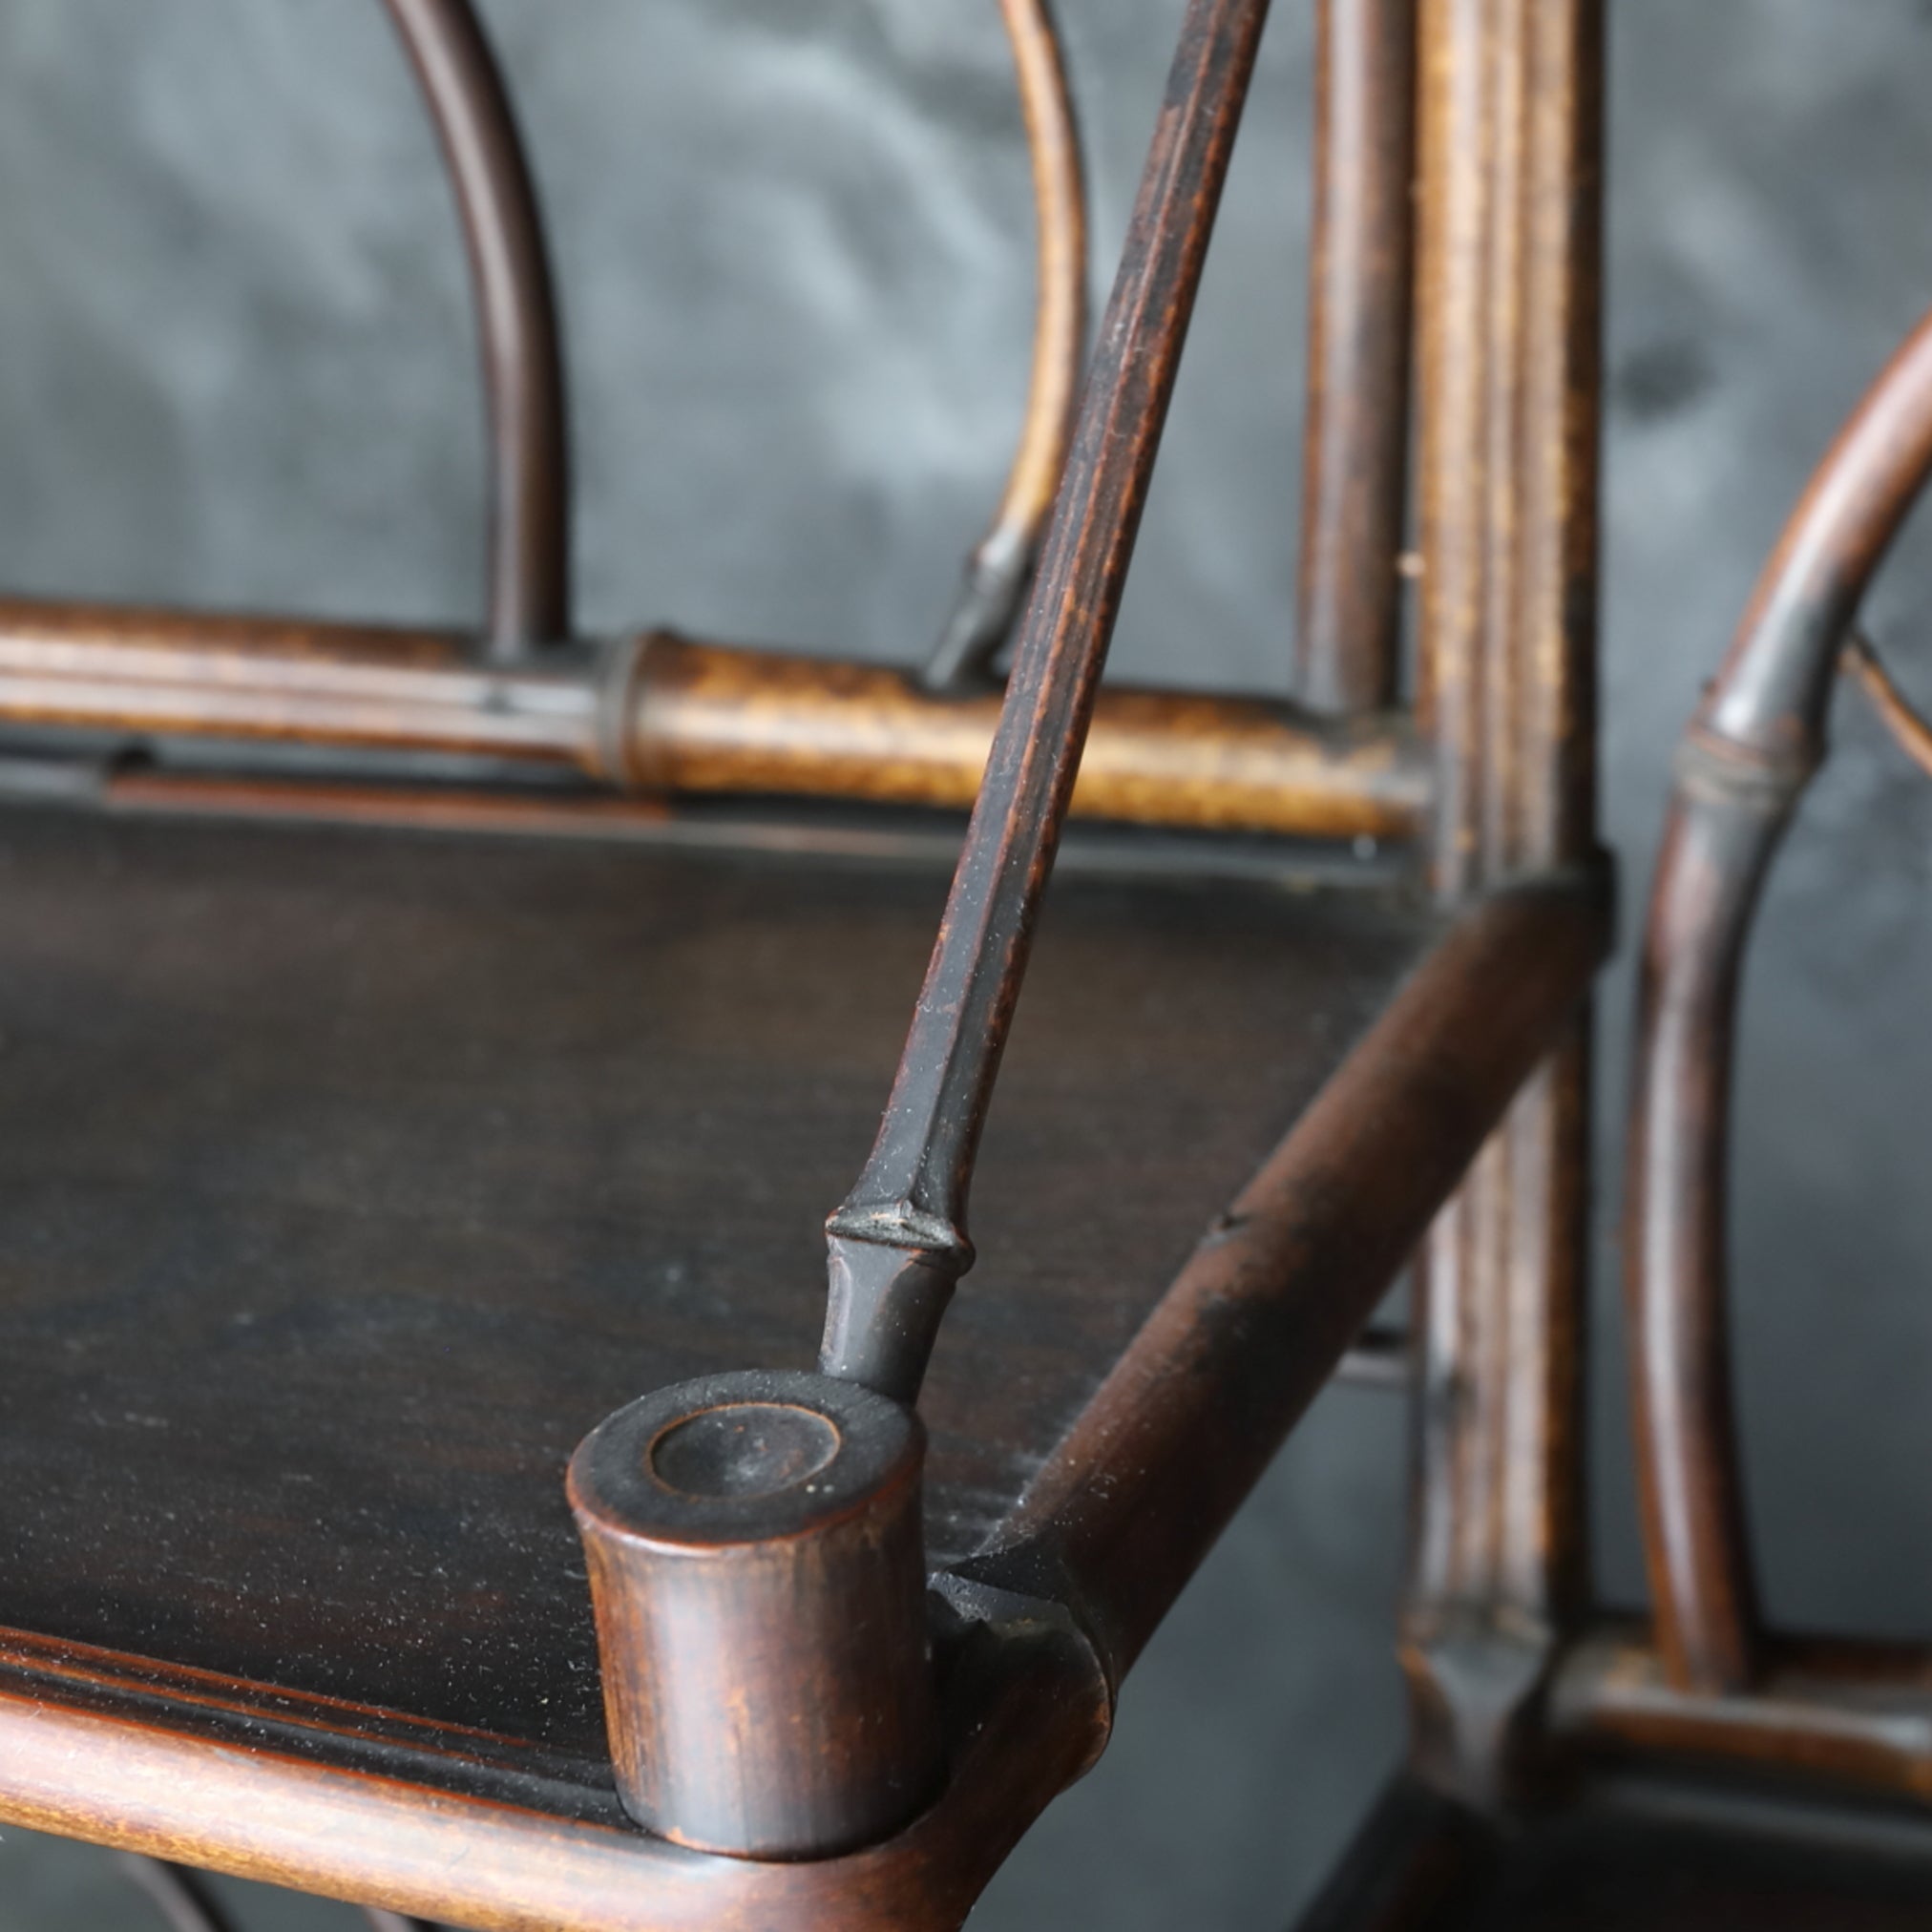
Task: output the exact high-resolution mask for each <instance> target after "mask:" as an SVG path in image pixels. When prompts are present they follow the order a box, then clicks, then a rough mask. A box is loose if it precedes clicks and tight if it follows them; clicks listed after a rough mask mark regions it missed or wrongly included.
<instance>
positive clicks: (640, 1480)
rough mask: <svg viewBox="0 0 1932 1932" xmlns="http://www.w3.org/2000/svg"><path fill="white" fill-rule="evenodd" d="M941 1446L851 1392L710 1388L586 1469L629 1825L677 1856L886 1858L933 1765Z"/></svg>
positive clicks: (604, 1433)
mask: <svg viewBox="0 0 1932 1932" xmlns="http://www.w3.org/2000/svg"><path fill="white" fill-rule="evenodd" d="M925 1450H926V1439H925V1431H924V1429H923V1428H922V1427H921V1426H920V1423H919V1418H917V1417H916V1416H915V1415H914V1414H913V1412H912V1411H911V1410H909V1409H904V1408H901V1407H900V1406H899V1404H898V1403H896V1402H893V1401H891V1400H889V1399H888V1398H887V1397H884V1396H879V1395H875V1394H874V1393H873V1392H872V1390H870V1389H867V1388H862V1387H860V1386H859V1385H858V1384H856V1383H852V1382H841V1381H835V1380H833V1379H831V1378H830V1377H829V1376H816V1375H804V1374H792V1373H777V1372H774V1373H749V1374H741V1375H728V1376H704V1377H702V1378H701V1379H699V1380H697V1381H694V1382H683V1383H680V1384H679V1385H678V1386H677V1387H675V1388H669V1389H661V1390H659V1391H658V1392H657V1394H655V1395H651V1396H646V1397H643V1398H642V1399H641V1401H636V1402H633V1403H631V1404H630V1406H629V1407H628V1408H624V1409H620V1410H619V1411H618V1413H617V1414H616V1415H614V1416H613V1417H611V1418H609V1420H608V1421H606V1422H604V1423H602V1424H601V1425H600V1426H599V1428H597V1429H595V1430H594V1431H593V1432H592V1433H591V1434H590V1435H589V1436H588V1437H587V1438H586V1439H584V1441H583V1442H582V1444H581V1445H580V1446H579V1447H578V1452H577V1454H576V1455H575V1456H574V1457H573V1458H572V1459H571V1465H570V1502H571V1507H572V1509H573V1510H575V1512H576V1514H577V1522H578V1530H579V1531H580V1532H581V1533H582V1536H583V1544H584V1550H585V1553H586V1555H587V1556H588V1558H589V1567H590V1586H591V1599H592V1603H593V1605H594V1607H595V1608H596V1612H597V1626H598V1649H599V1654H600V1657H601V1660H602V1666H603V1688H604V1713H605V1720H606V1723H607V1725H608V1728H609V1732H610V1744H611V1756H612V1759H613V1762H614V1764H615V1766H616V1771H617V1779H618V1789H619V1792H620V1795H621V1796H622V1797H623V1801H624V1805H625V1808H626V1809H627V1810H628V1811H629V1812H630V1814H631V1816H632V1817H635V1818H636V1819H637V1820H638V1821H639V1822H640V1823H641V1824H642V1825H645V1826H647V1827H648V1828H649V1829H650V1830H652V1831H654V1832H657V1833H660V1834H661V1835H662V1836H663V1837H665V1838H675V1839H677V1840H678V1841H679V1842H680V1843H681V1844H687V1845H694V1846H698V1847H701V1848H702V1849H704V1850H706V1851H715V1852H730V1853H736V1854H740V1855H742V1856H746V1857H754V1858H806V1857H813V1856H829V1855H830V1854H832V1853H835V1852H840V1851H846V1850H850V1849H851V1847H853V1846H855V1845H861V1844H865V1843H868V1842H870V1841H871V1840H872V1839H875V1838H882V1837H884V1836H885V1835H886V1834H887V1833H889V1832H891V1831H893V1829H894V1828H895V1827H897V1826H898V1825H900V1824H903V1823H904V1822H905V1821H906V1819H907V1818H909V1817H911V1816H912V1814H913V1813H914V1811H916V1810H917V1809H918V1808H919V1806H920V1805H921V1804H922V1803H923V1802H924V1801H925V1800H926V1798H927V1797H929V1796H931V1794H932V1789H933V1784H934V1780H935V1775H936V1770H937V1763H938V1724H937V1717H936V1713H935V1706H934V1697H933V1679H932V1664H931V1657H930V1650H929V1641H928V1634H927V1623H926V1602H925V1597H926V1579H925V1561H924V1549H923V1545H922V1539H921V1535H920V1523H919V1476H920V1469H921V1465H922V1464H923V1462H924V1460H925Z"/></svg>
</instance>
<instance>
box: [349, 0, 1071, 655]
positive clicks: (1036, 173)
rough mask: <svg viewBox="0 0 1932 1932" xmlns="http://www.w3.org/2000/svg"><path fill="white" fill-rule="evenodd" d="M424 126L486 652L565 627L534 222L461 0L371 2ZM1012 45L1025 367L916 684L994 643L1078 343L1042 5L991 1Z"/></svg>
mask: <svg viewBox="0 0 1932 1932" xmlns="http://www.w3.org/2000/svg"><path fill="white" fill-rule="evenodd" d="M384 4H385V5H386V6H387V8H388V9H389V16H390V18H391V19H392V20H393V21H394V23H395V26H396V30H397V31H398V32H399V33H400V34H401V36H402V40H403V45H404V47H405V49H406V50H407V52H408V53H409V56H410V65H411V66H412V67H413V68H414V70H415V73H416V77H417V81H418V83H419V84H420V86H421V88H422V91H423V95H424V99H425V101H426V103H427V105H428V107H429V109H430V114H431V119H432V120H433V121H434V123H435V127H436V134H437V138H438V141H439V143H440V145H441V147H442V151H443V158H444V162H445V165H446V167H447V169H448V171H449V175H450V180H451V185H452V189H453V191H454V194H455V197H456V205H457V210H458V213H459V214H460V216H461V218H462V223H463V236H464V242H465V246H466V250H467V253H468V256H469V261H470V277H471V285H472V289H473V294H474V299H475V306H476V313H477V327H478V335H479V339H480V344H481V348H482V359H483V374H484V391H485V399H486V408H487V411H488V416H489V426H490V447H491V485H490V502H491V508H490V566H489V569H490V595H489V615H488V620H487V636H488V641H489V645H490V649H491V652H492V655H493V656H495V657H498V658H501V659H515V658H517V657H521V656H524V655H527V654H528V653H530V652H531V651H533V650H535V649H539V648H541V647H542V646H544V645H545V644H548V643H553V642H557V641H562V640H563V639H564V638H566V637H567V636H568V635H569V631H570V585H569V569H570V533H569V483H568V462H567V451H566V442H567V438H566V412H565V401H564V381H563V362H562V351H561V347H560V336H561V331H560V329H559V327H558V324H557V301H556V295H555V291H554V288H553V284H552V281H551V275H550V267H549V263H548V259H547V257H546V254H545V250H544V245H543V226H542V218H541V215H540V213H539V211H538V206H537V200H536V187H535V184H534V182H533V181H532V179H531V174H530V168H529V164H528V161H527V159H526V158H525V156H524V152H523V147H522V143H521V141H520V140H519V138H518V136H517V131H516V123H515V115H514V113H513V111H512V108H511V104H510V97H509V94H508V93H507V91H506V89H505V87H504V84H503V79H502V75H501V73H499V72H498V70H497V67H496V63H495V61H494V57H493V56H492V54H491V52H490V45H489V41H488V39H487V38H486V37H485V35H484V33H483V31H482V28H481V26H480V25H479V23H478V21H477V19H476V16H475V13H474V11H473V8H472V6H471V5H470V0H384ZM999 10H1000V15H1001V18H1002V19H1003V21H1004V23H1005V27H1006V32H1007V36H1008V38H1009V40H1010V41H1011V42H1012V46H1013V57H1014V69H1015V73H1016V75H1017V77H1018V80H1019V98H1020V106H1021V111H1022V113H1023V115H1024V118H1025V123H1026V136H1027V145H1028V149H1029V152H1030V154H1031V156H1032V164H1033V187H1034V204H1035V218H1036V221H1037V224H1038V228H1039V292H1038V296H1037V298H1036V303H1035V311H1034V339H1033V363H1032V372H1031V376H1030V379H1029V385H1028V390H1027V400H1026V409H1025V411H1024V414H1023V416H1022V418H1021V422H1020V431H1019V446H1018V448H1017V449H1016V450H1015V452H1014V457H1013V462H1012V466H1011V468H1010V469H1009V471H1008V473H1007V477H1006V483H1005V486H1004V488H1003V490H1002V491H1001V494H1000V498H999V503H998V508H997V509H996V511H995V513H994V516H993V521H992V524H991V526H990V527H989V529H988V530H987V532H986V535H985V536H983V537H981V538H980V540H979V542H978V543H977V545H976V546H975V548H974V550H973V552H972V553H971V555H970V556H969V557H968V559H967V568H966V581H965V583H964V584H963V585H962V586H961V589H960V592H959V595H958V597H957V599H956V602H955V605H954V609H953V612H952V615H951V617H950V618H949V620H948V621H947V624H946V627H945V630H944V633H943V635H942V638H941V641H940V644H939V647H938V649H937V650H936V651H935V654H934V656H933V658H932V660H931V661H930V662H929V663H928V665H927V667H926V670H925V673H924V678H925V682H926V683H928V684H929V685H931V686H933V687H935V688H948V689H950V688H954V687H956V686H959V685H962V684H970V683H974V682H976V681H977V679H978V678H980V677H982V676H983V674H984V672H985V668H986V666H987V664H988V663H989V662H990V661H991V659H992V658H993V656H994V655H995V654H996V653H997V652H998V649H999V646H1000V645H1001V644H1002V643H1003V642H1004V641H1005V639H1006V635H1007V632H1008V631H1009V630H1010V629H1011V627H1012V624H1013V620H1014V619H1015V617H1016V616H1017V615H1018V612H1019V599H1020V597H1021V594H1022V593H1023V592H1024V590H1025V587H1026V584H1027V581H1028V578H1030V576H1031V574H1032V569H1033V561H1034V557H1035V555H1036V553H1037V551H1038V549H1039V545H1040V533H1041V531H1042V529H1043V528H1044V526H1045V521H1046V515H1047V512H1048V510H1049V509H1050V508H1051V507H1052V503H1053V496H1054V492H1055V491H1056V490H1057V489H1058V488H1059V485H1060V477H1061V471H1062V470H1063V469H1064V467H1065V464H1066V452H1067V443H1068V439H1069V437H1070V436H1071V434H1072V429H1073V411H1074V405H1075V403H1076V402H1077V401H1078V399H1079V390H1080V371H1081V363H1082V356H1083V354H1084V350H1085V344H1086V274H1087V263H1086V253H1087V250H1086V194H1085V183H1084V179H1083V177H1082V168H1081V157H1080V137H1079V130H1078V127H1077V125H1076V122H1075V118H1074V112H1073V102H1072V96H1071V94H1070V92H1069V90H1068V86H1067V78H1066V65H1065V61H1064V59H1063V57H1062V55H1061V45H1060V37H1059V34H1058V32H1057V31H1056V30H1055V27H1054V21H1053V15H1052V12H1051V10H1050V6H1049V0H999Z"/></svg>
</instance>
